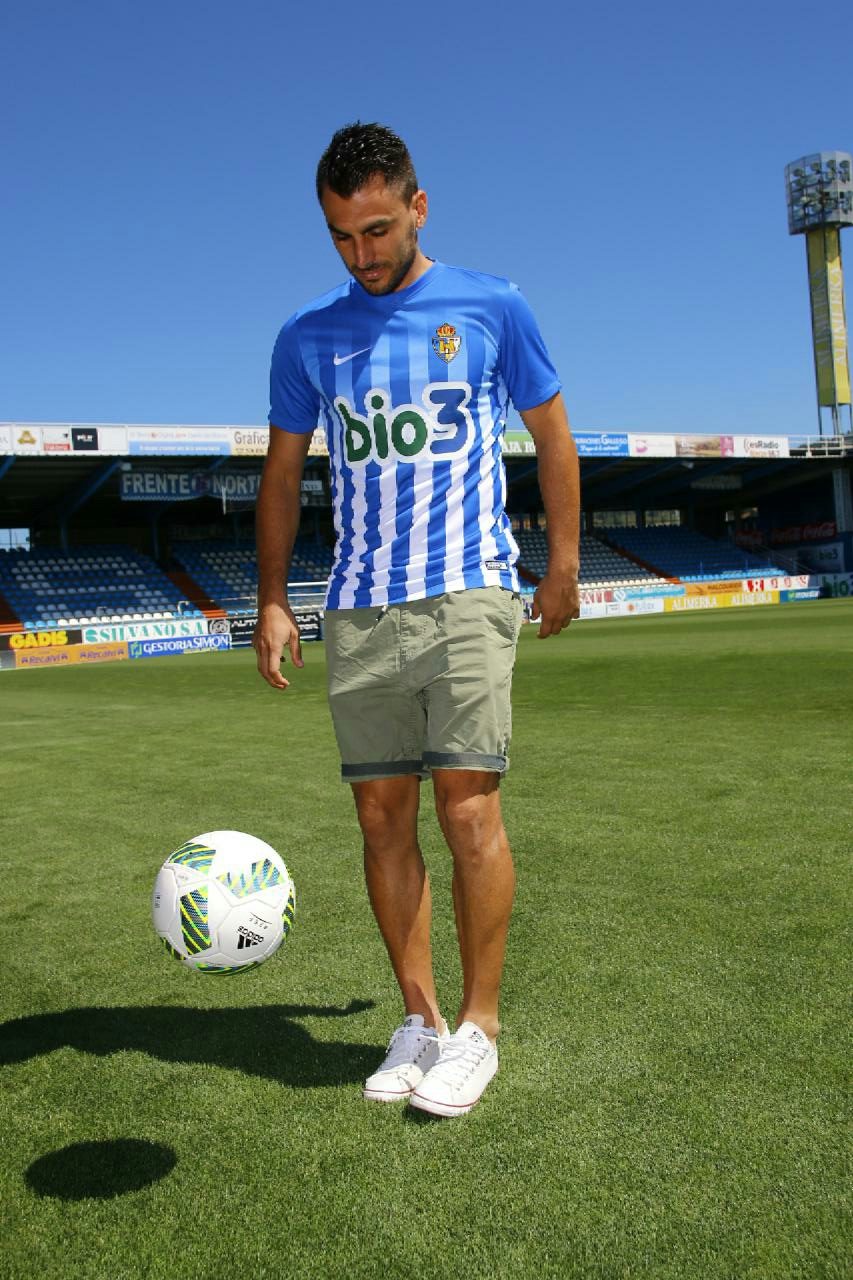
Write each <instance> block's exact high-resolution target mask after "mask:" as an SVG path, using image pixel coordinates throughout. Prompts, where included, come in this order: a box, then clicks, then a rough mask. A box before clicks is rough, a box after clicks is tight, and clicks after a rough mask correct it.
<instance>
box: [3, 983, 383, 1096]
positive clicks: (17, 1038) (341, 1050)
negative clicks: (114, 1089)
mask: <svg viewBox="0 0 853 1280" xmlns="http://www.w3.org/2000/svg"><path fill="white" fill-rule="evenodd" d="M372 1007H373V1002H372V1001H370V1000H352V1001H350V1003H349V1004H348V1005H347V1006H346V1007H344V1008H336V1007H334V1006H315V1005H288V1004H279V1005H258V1006H255V1007H251V1008H247V1009H189V1008H178V1007H174V1006H167V1007H164V1006H160V1005H153V1006H149V1007H143V1008H134V1007H130V1008H92V1009H66V1010H65V1011H64V1012H62V1013H43V1014H36V1015H34V1016H32V1017H29V1018H15V1019H14V1020H12V1021H10V1022H4V1023H2V1024H0V1066H3V1065H10V1064H12V1063H16V1062H26V1061H27V1060H28V1059H30V1058H36V1057H39V1056H40V1055H41V1054H44V1053H53V1052H54V1050H56V1049H63V1048H69V1049H79V1050H80V1051H81V1052H83V1053H95V1054H98V1055H101V1056H106V1055H108V1054H112V1053H121V1052H122V1051H123V1050H135V1051H137V1052H139V1053H147V1054H149V1055H150V1056H151V1057H152V1058H160V1059H161V1060H162V1061H164V1062H186V1063H190V1062H192V1063H205V1064H208V1065H211V1066H216V1067H228V1068H230V1069H231V1070H233V1071H242V1072H243V1073H244V1074H245V1075H251V1076H263V1077H264V1078H266V1079H268V1080H275V1081H276V1082H277V1083H278V1084H283V1085H288V1086H290V1087H291V1088H303V1089H304V1088H312V1087H313V1088H320V1087H322V1086H327V1085H341V1084H353V1083H355V1082H356V1081H361V1080H363V1079H364V1077H365V1076H366V1075H369V1074H370V1072H371V1071H372V1070H373V1069H374V1068H375V1066H376V1054H377V1045H375V1044H348V1043H342V1042H337V1041H324V1040H315V1039H314V1037H313V1036H312V1035H310V1034H309V1032H307V1031H306V1030H305V1029H304V1027H300V1026H299V1024H298V1022H296V1021H295V1019H296V1018H300V1017H302V1018H304V1017H313V1018H318V1017H320V1018H347V1017H351V1016H352V1015H354V1014H357V1013H363V1012H364V1010H365V1009H370V1008H372ZM380 1051H381V1049H380Z"/></svg>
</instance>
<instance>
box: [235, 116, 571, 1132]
mask: <svg viewBox="0 0 853 1280" xmlns="http://www.w3.org/2000/svg"><path fill="white" fill-rule="evenodd" d="M317 195H318V198H319V201H320V205H321V207H322V210H323V214H324V217H325V220H326V225H327V227H328V230H329V234H330V235H331V237H332V242H333V244H334V245H335V248H336V249H337V250H338V253H339V254H340V256H341V258H342V259H343V262H344V265H345V266H346V268H347V270H348V272H349V273H350V277H351V278H350V279H348V280H347V282H346V283H345V284H343V285H341V286H340V287H339V288H337V289H333V290H332V291H331V292H330V293H326V294H324V295H323V296H322V297H320V298H317V299H316V300H315V301H313V302H310V303H308V305H307V306H305V307H303V308H302V309H301V310H300V311H298V312H296V314H295V315H293V316H292V317H291V318H290V319H289V320H288V321H287V323H286V324H285V325H284V327H283V329H282V330H281V332H280V334H279V336H278V340H277V341H276V344H275V349H274V352H273V357H272V369H271V378H270V382H271V396H270V399H271V408H270V442H269V452H268V455H267V460H266V464H265V467H264V474H263V480H262V484H261V490H260V494H259V498H258V508H257V536H258V566H259V594H258V601H259V621H258V626H257V630H256V633H255V648H256V651H257V657H258V668H259V671H260V673H261V675H262V676H263V677H264V679H265V680H266V681H267V682H268V683H269V684H270V685H272V687H273V688H274V689H286V688H287V685H288V681H287V679H286V678H285V676H284V674H283V673H282V671H281V661H282V658H283V655H284V652H285V651H287V652H288V653H289V655H290V659H291V662H292V663H293V665H294V667H301V666H302V665H303V663H302V656H301V652H300V645H299V631H298V628H297V624H296V621H295V618H294V615H293V613H292V611H291V609H290V607H289V605H288V602H287V593H286V583H287V574H288V568H289V564H290V557H291V553H292V549H293V543H294V539H295V537H296V534H297V530H298V527H299V515H300V478H301V475H302V467H303V463H304V460H305V457H306V454H307V451H308V444H309V441H310V439H311V434H312V432H313V431H314V430H315V428H316V427H317V426H318V425H321V426H322V427H323V428H324V430H325V433H326V440H327V442H328V448H329V457H330V464H331V489H332V502H333V508H334V520H335V528H336V531H337V544H336V549H335V560H334V565H333V568H332V572H331V576H330V579H329V586H328V592H327V596H326V605H325V608H326V613H325V636H326V652H327V659H328V689H329V703H330V707H331V711H332V719H333V722H334V727H335V734H336V737H337V741H338V747H339V749H340V754H341V762H342V770H341V771H342V778H343V780H344V781H345V782H348V783H350V784H351V786H352V790H353V794H354V798H355V806H356V811H357V814H358V821H359V824H360V826H361V831H362V834H363V837H364V867H365V876H366V881H367V890H368V895H369V898H370V902H371V905H372V908H373V911H374V914H375V916H376V920H377V923H378V925H379V929H380V932H381V934H382V937H383V939H384V942H385V945H386V947H387V950H388V955H389V958H390V961H391V965H392V967H393V970H394V974H395V977H396V979H397V982H398V984H399V987H400V991H401V994H402V998H403V1005H404V1010H405V1019H404V1021H403V1023H402V1025H401V1026H400V1027H398V1028H397V1030H396V1031H395V1032H394V1033H393V1035H392V1037H391V1040H390V1044H389V1047H388V1053H387V1056H386V1058H385V1060H384V1062H383V1063H382V1064H381V1066H379V1068H378V1070H377V1071H376V1072H375V1073H374V1074H373V1075H372V1076H371V1077H370V1078H369V1079H368V1080H367V1082H366V1084H365V1086H364V1096H365V1098H369V1099H375V1100H377V1101H392V1100H395V1099H399V1098H408V1099H409V1102H410V1104H411V1105H412V1106H415V1107H417V1108H420V1109H421V1110H423V1111H428V1112H431V1113H432V1114H434V1115H441V1116H458V1115H463V1114H464V1113H465V1112H468V1111H470V1110H471V1108H472V1107H473V1106H474V1105H475V1104H476V1103H477V1102H478V1101H479V1099H480V1097H481V1095H482V1093H483V1091H484V1089H485V1088H486V1086H487V1085H488V1083H489V1081H490V1080H491V1079H492V1077H493V1076H494V1074H495V1072H496V1070H497V1066H498V1052H497V1048H496V1039H497V1035H498V1031H499V1023H498V995H499V987H500V979H501V971H502V968H503V962H504V951H505V946H506V938H507V929H508V926H509V918H510V911H511V906H512V899H513V892H514V884H515V881H514V871H513V864H512V858H511V855H510V849H509V844H508V842H507V837H506V833H505V830H504V826H503V821H502V818H501V807H500V793H499V783H500V779H501V776H502V775H503V774H504V772H505V771H506V768H507V765H508V758H507V750H508V746H509V738H510V683H511V678H512V668H513V662H514V659H515V648H516V642H517V639H518V632H519V629H520V624H521V620H522V603H521V597H520V594H519V581H518V575H517V571H516V560H517V557H518V548H517V546H516V544H515V541H514V539H513V537H512V532H511V526H510V521H509V519H508V518H507V515H506V513H505V510H504V502H505V490H506V479H505V475H504V468H503V463H502V459H501V438H502V436H503V431H504V426H505V421H506V414H507V412H508V408H509V403H510V401H511V402H512V404H513V405H514V406H515V408H516V409H517V410H518V412H519V413H520V414H521V417H522V419H523V420H524V423H525V425H526V427H527V429H528V430H529V432H530V434H531V435H532V437H533V439H534V441H535V444H536V453H537V459H538V470H539V484H540V489H541V492H542V498H543V503H544V506H545V511H546V515H547V537H548V571H547V573H546V574H545V576H544V578H543V579H542V581H541V582H540V584H539V586H538V588H537V590H536V593H535V596H534V609H533V616H534V618H539V619H540V626H539V636H540V637H542V638H544V637H548V636H555V635H557V634H558V633H559V632H560V631H561V630H562V629H563V628H564V627H567V626H568V625H569V623H570V622H571V620H572V619H573V618H576V617H578V613H579V606H578V585H577V574H578V524H579V482H578V463H577V454H576V451H575V447H574V444H573V441H572V437H571V433H570V430H569V425H568V421H567V417H566V411H565V408H564V405H563V400H562V397H561V394H560V382H559V379H558V378H557V374H556V373H555V371H554V368H553V366H552V364H551V361H550V359H549V357H548V354H547V351H546V349H545V345H544V343H543V341H542V338H541V336H540V334H539V330H538V328H537V326H536V322H535V320H534V318H533V315H532V314H531V311H530V308H529V307H528V305H527V303H526V302H525V300H524V298H523V297H522V295H521V293H520V292H519V291H518V289H517V288H516V286H515V285H513V284H511V283H510V282H509V281H507V280H503V279H499V278H497V277H494V276H488V275H482V274H481V273H479V272H476V271H466V270H462V269H460V268H458V267H452V266H448V265H446V264H445V263H442V262H438V261H435V260H433V259H431V258H429V257H427V256H426V255H425V254H424V252H423V250H422V249H421V247H420V243H419V237H418V233H419V232H420V230H421V228H422V227H423V226H424V223H425V222H426V217H427V196H426V193H425V192H424V191H423V190H421V188H420V187H419V186H418V182H417V178H416V176H415V172H414V168H413V166H412V161H411V158H410V156H409V153H408V150H407V149H406V146H405V144H404V143H403V142H402V141H401V140H400V138H398V137H397V136H396V135H395V134H394V133H392V132H391V130H390V129H387V128H385V127H384V126H381V125H378V124H360V123H357V124H354V125H349V126H347V127H346V128H343V129H340V130H339V131H338V132H337V133H336V134H335V135H334V137H333V138H332V141H331V143H330V144H329V146H328V148H327V150H326V151H325V153H324V154H323V156H322V158H321V160H320V163H319V166H318V169H317ZM427 776H431V778H432V785H433V792H434V796H435V805H436V810H437V814H438V820H439V822H440V824H441V829H442V832H443V834H444V837H445V839H446V841H447V844H448V846H449V849H450V852H451V855H452V858H453V905H454V910H455V917H456V930H457V934H458V939H459V948H460V953H461V960H462V976H463V990H462V1000H461V1005H460V1008H459V1013H458V1017H457V1021H456V1028H455V1031H454V1032H453V1034H450V1032H449V1030H448V1028H447V1026H446V1024H445V1022H444V1019H443V1018H442V1016H441V1013H440V1011H439V1008H438V1003H437V999H436V992H435V984H434V981H433V968H432V956H431V950H430V918H431V899H430V887H429V881H428V878H427V875H426V871H425V868H424V862H423V858H422V856H421V852H420V848H419V846H418V835H417V818H418V804H419V799H420V784H421V780H422V779H423V778H426V777H427Z"/></svg>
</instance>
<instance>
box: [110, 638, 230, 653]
mask: <svg viewBox="0 0 853 1280" xmlns="http://www.w3.org/2000/svg"><path fill="white" fill-rule="evenodd" d="M127 648H128V656H129V657H131V658H163V657H167V656H168V655H169V654H175V653H204V652H209V651H211V650H213V649H230V648H231V637H230V636H227V635H213V636H174V637H172V638H171V639H169V638H164V639H162V640H128V642H127Z"/></svg>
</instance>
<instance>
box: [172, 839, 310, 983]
mask: <svg viewBox="0 0 853 1280" xmlns="http://www.w3.org/2000/svg"><path fill="white" fill-rule="evenodd" d="M294 910H295V896H294V888H293V881H292V880H291V878H290V875H289V874H288V870H287V867H286V866H285V865H284V862H283V861H282V859H281V858H280V857H279V855H278V854H277V853H276V851H275V849H273V848H271V847H270V845H268V844H265V843H264V841H263V840H258V839H256V837H255V836H248V835H246V834H245V833H244V832H242V831H206V832H205V833H204V834H203V835H200V836H195V837H194V838H193V839H192V840H187V841H186V842H185V843H184V844H182V845H181V846H180V848H178V849H176V850H175V851H174V853H170V854H169V856H168V858H167V859H166V861H165V862H164V863H163V865H162V867H161V868H160V870H159V872H158V873H157V879H156V880H155V882H154V892H153V895H152V899H151V914H152V916H153V918H154V928H155V930H156V932H157V935H158V937H159V938H160V939H161V940H162V942H163V944H164V946H165V948H166V950H167V951H168V952H169V954H170V955H173V956H174V957H175V959H176V960H180V961H182V962H183V963H184V964H186V965H189V967H190V968H191V969H195V970H196V971H197V972H198V973H214V974H220V975H226V974H231V973H244V972H245V971H246V970H247V969H254V968H255V967H256V966H257V965H259V964H262V963H263V962H264V960H269V958H270V956H271V955H273V954H274V953H275V952H276V951H277V950H278V948H279V947H280V946H281V944H282V942H283V941H284V939H285V938H286V937H287V935H288V933H289V932H290V929H291V926H292V924H293V914H294Z"/></svg>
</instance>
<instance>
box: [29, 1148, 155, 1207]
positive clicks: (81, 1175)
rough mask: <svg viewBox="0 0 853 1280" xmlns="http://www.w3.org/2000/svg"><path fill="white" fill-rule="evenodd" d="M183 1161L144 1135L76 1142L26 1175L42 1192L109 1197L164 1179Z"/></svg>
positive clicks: (51, 1154) (43, 1158)
mask: <svg viewBox="0 0 853 1280" xmlns="http://www.w3.org/2000/svg"><path fill="white" fill-rule="evenodd" d="M177 1161H178V1158H177V1156H176V1155H175V1153H174V1151H173V1150H172V1148H171V1147H167V1146H164V1145H163V1144H162V1143H160V1142H148V1141H147V1140H145V1139H142V1138H114V1139H112V1140H111V1141H108V1142H75V1143H72V1145H71V1146H69V1147H62V1149H61V1150H59V1151H51V1152H49V1153H48V1154H47V1155H46V1156H40V1157H39V1159H38V1160H34V1161H33V1163H32V1164H31V1165H30V1167H29V1168H28V1169H27V1170H26V1172H25V1174H24V1179H25V1181H26V1183H27V1186H28V1187H29V1188H30V1190H31V1191H33V1192H35V1194H36V1195H37V1196H52V1197H54V1198H55V1199H57V1200H88V1199H97V1200H109V1199H112V1198H113V1197H114V1196H123V1195H126V1194H127V1193H128V1192H129V1191H141V1190H142V1188H143V1187H150V1186H151V1184H152V1183H154V1182H159V1181H160V1179H161V1178H165V1177H166V1174H168V1173H171V1171H172V1169H174V1167H175V1165H176V1164H177Z"/></svg>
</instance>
